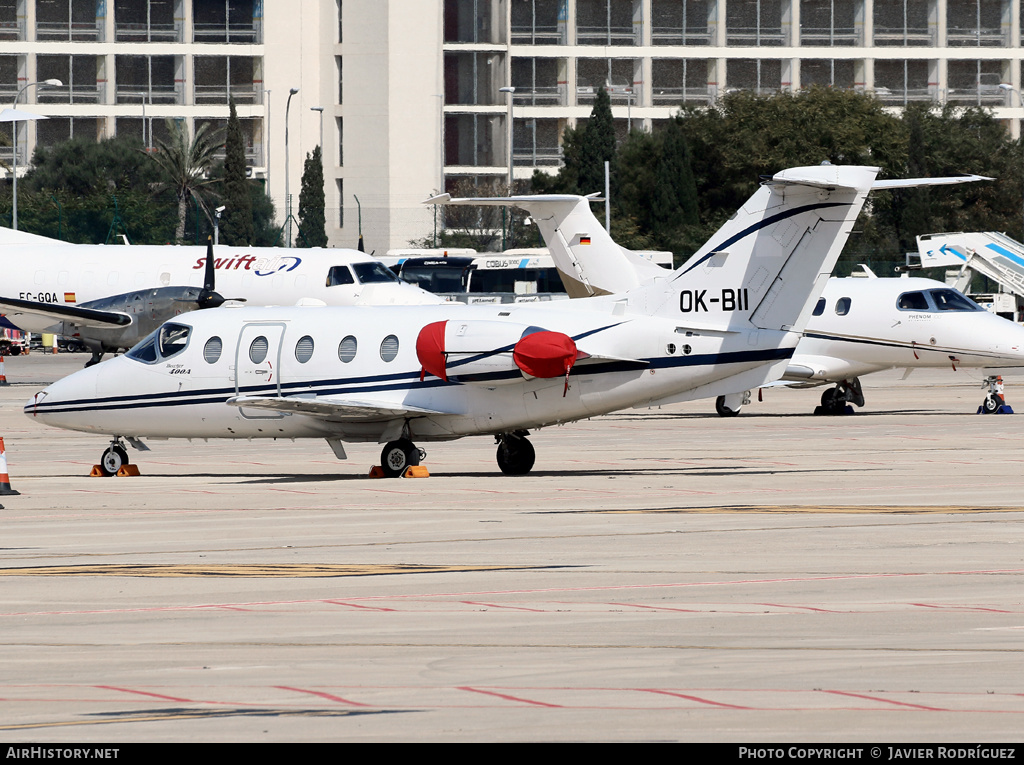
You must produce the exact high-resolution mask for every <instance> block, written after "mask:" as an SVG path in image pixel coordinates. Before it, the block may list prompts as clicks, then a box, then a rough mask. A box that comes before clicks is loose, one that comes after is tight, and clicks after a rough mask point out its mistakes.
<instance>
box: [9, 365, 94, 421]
mask: <svg viewBox="0 0 1024 765" xmlns="http://www.w3.org/2000/svg"><path fill="white" fill-rule="evenodd" d="M95 398H96V367H89V368H88V369H82V370H80V371H78V372H75V373H74V374H71V375H68V376H67V377H64V378H62V379H60V380H57V382H55V383H52V384H50V385H48V386H46V387H45V388H43V389H42V390H41V391H39V392H38V393H36V394H35V395H34V396H32V398H30V399H29V400H28V402H27V403H26V404H25V409H24V411H25V414H26V415H27V416H28V417H29V418H30V419H33V420H37V421H39V422H43V423H45V424H46V425H53V426H55V427H58V428H71V429H82V425H83V422H84V421H85V419H87V415H88V409H87V407H88V405H89V404H90V403H91V402H92V401H93V400H94V399H95Z"/></svg>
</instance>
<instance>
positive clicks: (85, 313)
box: [0, 297, 132, 329]
mask: <svg viewBox="0 0 1024 765" xmlns="http://www.w3.org/2000/svg"><path fill="white" fill-rule="evenodd" d="M0 311H2V312H3V313H4V315H6V316H7V318H8V319H10V320H11V321H12V322H13V323H14V324H15V325H17V324H18V316H42V317H45V318H47V319H53V320H54V321H67V322H73V323H74V324H77V325H78V326H80V327H94V328H101V329H102V328H107V329H109V328H110V327H126V326H128V325H129V324H131V323H132V317H131V316H129V315H128V314H126V313H121V312H119V311H100V310H97V309H95V308H81V307H79V306H75V305H59V304H57V303H41V302H39V301H36V300H20V299H18V298H8V297H0Z"/></svg>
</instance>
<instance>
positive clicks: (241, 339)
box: [25, 165, 878, 475]
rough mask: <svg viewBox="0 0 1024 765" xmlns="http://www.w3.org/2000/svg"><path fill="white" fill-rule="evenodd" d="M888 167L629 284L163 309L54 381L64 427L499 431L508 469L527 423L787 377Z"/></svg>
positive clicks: (522, 448)
mask: <svg viewBox="0 0 1024 765" xmlns="http://www.w3.org/2000/svg"><path fill="white" fill-rule="evenodd" d="M877 172H878V169H877V168H873V167H858V166H846V167H840V166H831V165H826V166H818V167H800V168H792V169H789V170H784V171H782V172H780V173H778V174H776V175H775V176H774V177H772V178H770V179H768V180H767V181H766V182H765V183H764V184H763V185H762V187H761V188H760V189H759V190H758V191H757V192H756V193H755V194H754V195H753V197H751V198H750V199H749V200H748V201H747V203H746V204H745V205H744V206H743V207H742V208H741V209H740V210H739V211H738V212H737V213H736V215H735V216H733V218H732V219H730V220H729V221H728V222H727V223H726V224H725V225H724V226H723V227H722V228H721V229H720V230H719V231H718V232H717V233H716V234H715V235H714V236H712V237H711V239H710V240H709V241H708V242H707V243H706V244H705V245H704V246H703V247H702V248H701V249H700V251H699V252H698V253H697V254H696V255H695V256H694V257H693V258H692V259H691V260H690V261H689V262H688V263H687V264H686V265H685V266H683V267H681V268H680V269H678V270H676V271H675V272H669V271H664V272H663V276H662V277H661V278H658V279H654V280H653V281H651V282H650V283H648V284H643V285H639V286H636V287H634V288H633V289H629V290H626V291H623V292H621V293H617V294H612V295H607V296H599V297H593V298H589V299H583V300H565V301H555V302H551V303H543V304H537V303H533V304H523V303H519V304H514V305H460V304H448V305H440V306H423V307H417V308H403V307H386V308H375V307H366V308H358V309H355V308H329V307H291V308H252V307H237V308H228V307H224V308H221V309H218V310H215V311H199V312H196V313H192V314H187V315H185V316H182V317H178V318H177V319H175V320H173V321H170V322H168V323H166V324H164V325H163V326H162V327H161V328H160V329H159V330H157V331H156V332H155V333H153V334H152V335H150V336H149V337H148V338H147V339H146V340H144V341H143V342H141V343H139V344H138V345H137V346H135V347H134V348H133V349H132V350H131V351H130V352H129V353H128V354H126V355H125V356H121V357H119V358H115V359H112V360H111V361H108V362H105V363H103V364H100V365H97V366H94V367H91V368H89V369H84V370H82V371H80V372H77V373H75V374H73V375H70V376H69V377H67V378H65V379H63V380H60V381H58V382H56V383H54V384H53V385H50V386H49V387H47V388H45V389H44V390H42V391H40V392H39V393H37V394H36V395H35V396H34V397H33V398H32V400H31V401H29V402H28V404H27V405H26V407H25V413H26V414H27V415H28V416H29V417H30V418H33V419H35V420H37V421H40V422H42V423H45V424H48V425H54V426H57V427H62V428H68V429H72V430H79V431H85V432H91V433H102V434H106V435H109V436H112V441H111V445H110V447H109V448H108V449H107V451H106V452H104V455H103V458H102V465H103V468H104V470H105V471H107V472H113V471H115V470H117V469H118V468H119V467H120V466H121V465H122V464H123V463H124V461H125V460H126V459H127V451H126V449H125V448H124V444H123V441H122V439H124V440H127V441H128V442H129V443H130V444H132V445H133V446H136V447H139V446H141V445H142V444H143V442H142V439H144V438H217V437H220V438H324V439H326V440H327V441H328V442H329V443H330V444H331V446H332V448H333V449H334V452H335V454H336V455H337V456H338V457H344V456H345V449H344V446H343V443H344V442H346V441H348V442H353V441H354V442H367V441H369V442H377V443H383V444H385V446H384V449H383V452H382V454H381V462H382V467H383V469H384V471H385V472H386V473H387V474H389V475H400V474H402V473H403V472H404V470H405V468H406V467H407V466H409V465H413V464H416V463H417V462H418V461H419V460H420V459H421V458H422V454H421V452H420V450H419V448H418V447H417V446H416V445H415V443H416V442H417V441H419V442H423V441H445V440H451V439H455V438H461V437H463V436H472V435H491V436H494V437H495V438H496V439H497V443H498V450H497V460H498V465H499V467H500V468H501V470H502V471H503V472H505V473H511V474H520V473H526V472H528V471H529V470H530V469H531V468H532V466H533V463H534V449H533V446H532V445H531V444H530V441H529V440H528V438H527V436H528V435H529V430H532V429H536V428H543V427H545V426H548V425H555V424H559V423H566V422H572V421H575V420H579V419H583V418H588V417H592V416H594V415H599V414H604V413H607V412H612V411H616V410H619V409H623V408H628V407H638V406H648V405H656V404H661V403H672V402H675V401H685V400H692V399H699V398H706V397H714V396H719V395H724V394H727V393H732V392H734V391H737V390H744V389H747V388H751V387H755V386H758V385H762V384H764V383H766V382H768V381H770V380H775V379H778V378H779V377H780V376H781V375H782V373H783V372H784V371H785V369H786V367H787V365H788V364H789V363H790V359H791V357H792V355H793V351H794V349H795V347H796V344H797V341H798V340H799V338H800V334H801V331H802V330H803V329H804V327H805V325H806V323H807V318H808V316H809V315H810V313H811V310H812V309H813V308H814V305H815V303H816V301H817V299H818V297H819V295H820V293H821V289H822V286H823V285H824V283H825V281H826V280H827V279H828V274H829V273H830V272H831V270H832V267H833V266H834V265H835V262H836V259H837V258H838V256H839V252H840V251H841V250H842V248H843V245H844V243H845V242H846V239H847V236H848V235H849V232H850V229H851V228H852V227H853V223H854V221H855V219H856V218H857V215H858V214H859V212H860V210H861V207H862V206H863V204H864V200H865V197H866V196H867V193H868V191H870V190H871V188H872V183H873V182H874V180H875V175H876V173H877Z"/></svg>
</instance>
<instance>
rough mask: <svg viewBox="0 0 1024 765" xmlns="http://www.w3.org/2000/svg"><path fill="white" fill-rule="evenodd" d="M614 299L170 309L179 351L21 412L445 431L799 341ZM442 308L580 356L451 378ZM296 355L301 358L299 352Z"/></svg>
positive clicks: (336, 431) (596, 398) (60, 389)
mask: <svg viewBox="0 0 1024 765" xmlns="http://www.w3.org/2000/svg"><path fill="white" fill-rule="evenodd" d="M621 308H622V304H621V303H616V302H615V301H613V300H610V299H607V298H594V299H591V300H580V301H571V302H570V301H565V302H563V303H557V304H546V306H545V307H544V308H536V307H530V306H514V307H513V306H462V305H457V304H449V305H443V306H422V307H415V308H413V307H410V308H400V307H394V308H374V307H365V308H325V307H299V308H290V309H282V308H277V309H255V308H222V309H217V310H213V311H199V312H195V313H191V314H188V315H185V316H183V317H180V318H179V319H176V320H175V322H174V323H175V324H179V325H184V326H186V327H188V331H187V334H188V340H187V346H186V347H185V348H184V349H183V350H179V352H177V353H176V354H174V355H173V356H171V357H169V358H159V359H154V360H151V361H150V362H148V363H147V362H146V361H142V360H139V359H138V358H133V356H134V355H135V354H136V352H137V351H138V348H139V347H140V346H141V345H144V344H140V346H137V347H136V349H135V350H133V351H132V354H130V355H128V356H123V357H120V358H116V359H112V360H110V361H108V362H105V363H103V364H100V365H97V366H95V367H91V368H88V369H84V370H82V371H80V372H77V373H75V374H73V375H71V376H69V377H67V378H65V379H63V380H60V381H58V382H56V383H54V384H53V385H51V386H49V387H48V388H46V389H45V390H44V391H42V392H41V393H40V394H37V396H36V397H35V398H34V399H33V401H31V402H29V404H28V405H27V406H26V409H25V412H26V414H27V415H29V416H30V417H33V418H34V419H37V420H39V421H42V422H43V423H46V424H50V425H54V426H57V427H62V428H68V429H72V430H81V431H86V432H93V433H105V434H110V435H119V436H131V437H186V438H213V437H222V438H293V437H322V438H336V439H341V440H350V441H385V440H391V439H394V438H397V437H399V435H405V436H406V437H409V438H413V439H419V440H445V439H451V438H458V437H461V436H466V435H473V434H496V433H505V432H511V431H515V430H517V429H525V428H536V427H542V426H545V425H551V424H556V423H562V422H569V421H573V420H578V419H581V418H586V417H590V416H592V415H596V414H601V413H605V412H609V411H613V410H617V409H622V408H625V407H631V406H638V405H644V404H647V403H648V402H656V401H659V400H664V399H674V400H681V399H685V398H691V397H692V398H702V397H704V396H708V395H717V394H719V393H721V392H723V391H726V390H730V389H733V388H734V387H735V380H736V379H740V380H744V381H748V380H749V381H750V382H749V384H751V385H755V384H758V382H760V383H763V382H766V381H767V380H769V379H773V376H775V377H777V376H778V375H779V374H781V368H782V367H784V366H785V365H786V363H787V362H788V359H789V357H790V355H791V354H792V349H793V346H794V345H795V344H796V341H797V333H793V332H778V331H776V332H772V331H766V330H760V331H759V332H758V331H753V332H746V331H733V332H721V333H715V332H709V333H704V334H694V333H690V334H689V335H686V334H680V332H679V331H678V327H677V325H678V322H677V320H675V319H673V318H671V317H668V318H663V317H658V316H646V315H639V314H633V313H629V312H625V313H624V312H623V311H622V310H621ZM444 320H448V321H449V322H457V323H460V324H461V323H463V322H464V323H466V324H467V325H473V324H474V323H475V322H486V323H487V326H489V327H491V326H494V323H499V324H500V323H502V322H505V323H508V324H509V325H512V328H513V332H514V333H515V334H516V336H518V332H519V330H518V328H519V327H533V326H539V327H542V328H544V329H546V330H550V331H553V332H559V333H564V334H565V335H568V336H569V337H572V338H573V339H574V340H575V342H576V344H577V346H578V348H579V350H580V351H581V352H583V353H584V354H589V356H590V358H585V359H582V360H581V361H579V362H577V364H576V365H575V367H573V369H572V372H571V374H570V375H569V376H568V379H567V380H566V378H565V377H563V376H558V377H554V378H549V379H539V378H531V379H526V378H525V376H524V375H523V374H522V373H521V372H520V370H519V369H518V368H516V367H515V366H513V365H509V368H508V372H507V374H504V373H499V374H494V375H492V376H491V377H490V378H488V379H486V380H483V381H471V382H466V381H459V380H449V381H447V382H446V381H444V380H441V379H439V378H438V377H435V376H433V375H431V374H429V373H424V371H423V365H422V363H421V361H420V359H419V357H418V355H417V347H416V345H417V337H418V336H419V333H420V331H421V329H422V328H423V327H425V326H426V325H428V324H430V323H432V322H437V321H444ZM213 338H217V339H218V341H212V339H213ZM261 338H262V340H261ZM352 341H354V345H355V348H356V351H355V354H354V357H352V358H351V360H349V361H343V360H342V358H341V357H342V356H344V355H345V353H343V349H342V344H343V343H344V344H345V347H346V348H348V349H351V348H352V344H353V343H352ZM211 343H212V344H213V345H219V346H220V347H221V350H220V352H219V353H218V354H216V358H213V356H214V354H212V353H210V352H209V351H208V348H210V347H211ZM254 344H256V345H258V346H259V347H261V348H265V349H266V352H265V356H264V357H262V358H261V354H259V353H255V354H251V349H252V348H253V347H254ZM310 345H311V346H312V352H311V353H309V348H310ZM300 346H301V349H302V350H300ZM395 346H397V353H396V355H395V356H394V358H393V359H391V360H390V361H388V360H385V357H386V356H387V355H388V354H387V352H386V350H385V349H386V348H392V349H393V348H395ZM481 350H482V351H489V352H488V353H484V354H482V355H487V356H488V357H494V358H498V357H500V356H501V354H500V353H495V351H499V350H500V348H493V349H486V348H482V349H481ZM505 350H506V351H508V350H509V349H505ZM306 354H309V355H308V360H306V361H301V360H300V358H304V357H305V355H306ZM506 355H510V354H508V353H506ZM254 358H256V359H259V360H258V361H254V360H253V359H254ZM208 359H211V360H208ZM499 361H500V359H499ZM421 378H422V379H421ZM566 382H568V387H567V388H566ZM744 384H748V383H744ZM237 396H254V397H271V398H276V399H281V398H293V399H297V400H302V401H303V402H319V403H322V404H323V405H324V406H328V407H330V406H334V407H338V410H337V411H338V413H337V414H336V415H333V416H332V413H331V412H330V411H328V412H325V413H320V414H316V415H313V414H306V413H297V412H296V413H289V412H276V411H267V410H261V409H255V408H254V409H250V408H248V407H245V406H241V407H240V406H237V405H235V406H233V405H228V404H227V403H226V402H227V401H228V400H229V399H232V398H234V397H237ZM346 406H352V407H357V408H358V409H359V411H358V413H357V414H358V416H348V415H346V414H345V411H347V410H344V407H346ZM394 410H398V411H402V412H405V413H404V414H399V415H395V414H394ZM377 412H379V414H377ZM350 414H351V413H350V412H349V415H350Z"/></svg>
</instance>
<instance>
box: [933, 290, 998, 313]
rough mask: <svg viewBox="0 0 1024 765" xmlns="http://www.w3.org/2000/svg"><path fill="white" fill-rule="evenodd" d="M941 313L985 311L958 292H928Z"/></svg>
mask: <svg viewBox="0 0 1024 765" xmlns="http://www.w3.org/2000/svg"><path fill="white" fill-rule="evenodd" d="M928 294H929V295H931V296H932V300H934V301H935V307H936V308H937V309H938V310H940V311H984V310H985V309H984V308H982V307H981V306H980V305H978V304H977V303H975V302H974V301H973V300H971V299H970V298H968V297H965V296H963V295H961V294H960V293H959V292H957V291H956V290H949V289H946V290H928Z"/></svg>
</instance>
